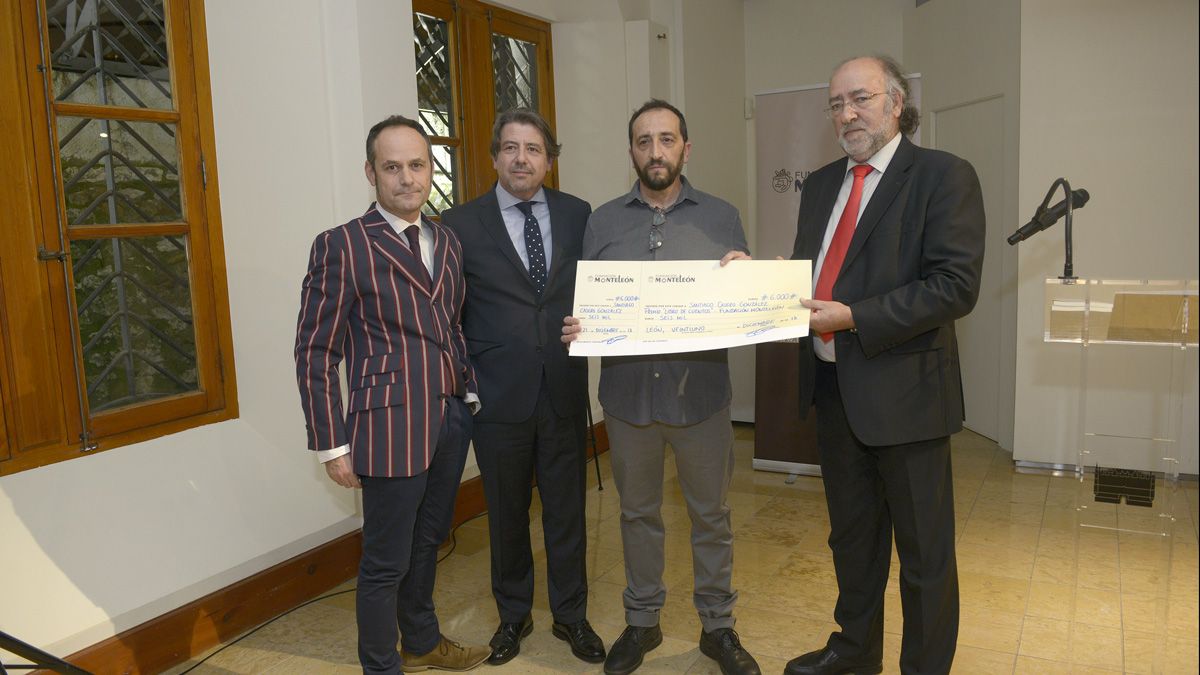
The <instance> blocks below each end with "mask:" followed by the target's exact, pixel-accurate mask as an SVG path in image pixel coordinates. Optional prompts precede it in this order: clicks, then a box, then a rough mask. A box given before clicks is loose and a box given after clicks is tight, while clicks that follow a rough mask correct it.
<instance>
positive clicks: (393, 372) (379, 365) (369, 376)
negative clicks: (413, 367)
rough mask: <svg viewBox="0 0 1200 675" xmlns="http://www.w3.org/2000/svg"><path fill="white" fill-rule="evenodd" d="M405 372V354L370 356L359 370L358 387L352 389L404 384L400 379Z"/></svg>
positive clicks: (391, 353) (364, 360)
mask: <svg viewBox="0 0 1200 675" xmlns="http://www.w3.org/2000/svg"><path fill="white" fill-rule="evenodd" d="M403 371H404V354H402V353H400V352H390V353H387V354H376V355H375V356H368V357H367V358H365V359H363V360H362V368H361V369H360V370H359V375H358V385H357V386H354V385H352V387H353V388H354V389H362V388H364V387H374V386H377V385H383V384H395V383H397V382H402V380H401V379H400V377H401V374H402V373H403Z"/></svg>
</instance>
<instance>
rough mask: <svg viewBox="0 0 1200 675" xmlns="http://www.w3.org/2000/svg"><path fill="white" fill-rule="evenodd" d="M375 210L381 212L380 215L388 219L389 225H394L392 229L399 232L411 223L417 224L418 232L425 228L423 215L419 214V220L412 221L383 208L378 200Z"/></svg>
mask: <svg viewBox="0 0 1200 675" xmlns="http://www.w3.org/2000/svg"><path fill="white" fill-rule="evenodd" d="M375 210H376V211H378V212H379V215H381V216H383V219H384V220H386V221H387V223H388V225H391V226H392V229H393V230H395V231H396V233H397V234H399V233H402V232H404V230H406V229H408V227H409V226H410V225H416V226H417V228H418V230H417V231H418V232H420V231H422V230H424V229H425V224H424V223H422V222H421V216H417V222H415V223H411V222H409V221H407V220H405V219H403V218H401V217H400V216H398V215H396V214H394V213H392V212H391V211H388V210H387V209H385V208H383V207H382V206H380V205H379V203H378V202H376V203H375Z"/></svg>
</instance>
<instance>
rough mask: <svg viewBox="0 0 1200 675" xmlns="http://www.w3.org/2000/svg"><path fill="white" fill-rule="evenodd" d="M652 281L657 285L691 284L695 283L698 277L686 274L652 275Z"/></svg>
mask: <svg viewBox="0 0 1200 675" xmlns="http://www.w3.org/2000/svg"><path fill="white" fill-rule="evenodd" d="M650 281H652V282H654V283H656V284H690V283H695V281H696V277H692V276H688V275H686V274H651V275H650Z"/></svg>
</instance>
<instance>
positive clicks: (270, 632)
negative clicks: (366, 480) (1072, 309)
mask: <svg viewBox="0 0 1200 675" xmlns="http://www.w3.org/2000/svg"><path fill="white" fill-rule="evenodd" d="M753 434H754V432H753V428H752V427H742V426H739V428H738V431H737V438H738V440H737V448H736V452H737V470H736V473H735V474H734V478H733V486H732V490H731V493H730V496H729V503H730V505H731V506H732V507H733V524H734V533H735V537H736V543H735V553H734V561H735V562H734V583H735V587H736V588H737V589H738V591H739V600H738V606H737V610H736V616H737V620H738V623H737V630H738V632H739V633H740V634H741V636H742V642H743V644H744V645H745V646H746V647H747V649H749V650H750V651H751V652H752V653H753V654H754V655H755V656H756V657H757V658H758V661H759V664H760V665H761V666H762V669H763V672H764V673H781V672H782V671H783V667H784V664H785V663H786V662H787V660H788V659H789V658H791V657H793V656H795V655H797V654H799V653H801V652H804V651H808V650H809V649H813V648H816V647H819V646H821V645H822V644H823V643H824V641H825V637H826V636H827V634H828V633H829V631H830V630H832V629H833V628H834V625H833V623H832V618H831V616H832V608H833V601H834V598H835V597H836V586H835V582H834V576H833V565H832V562H831V558H830V554H829V549H828V547H827V546H826V543H825V539H826V536H827V529H828V520H827V516H826V512H825V500H824V495H823V491H822V486H821V481H820V479H817V478H807V477H800V478H797V479H796V480H795V482H794V483H792V484H790V485H789V484H787V483H786V482H785V478H786V476H785V475H783V474H777V473H765V472H757V471H753V470H752V469H751V468H750V462H751V455H752V452H753ZM953 461H954V490H955V507H956V510H957V516H958V519H957V520H958V522H957V536H958V564H959V578H960V586H961V593H962V622H961V629H960V632H959V640H958V652H957V656H956V658H955V664H954V670H955V672H957V673H971V674H974V673H1093V672H1095V673H1100V672H1129V673H1149V672H1165V673H1196V672H1197V670H1198V663H1197V661H1198V657H1197V646H1198V645H1197V635H1198V633H1197V594H1198V587H1197V571H1198V564H1197V559H1198V556H1197V536H1196V535H1197V522H1198V521H1200V518H1198V517H1197V490H1196V483H1195V482H1187V481H1185V482H1182V483H1181V484H1180V489H1179V490H1178V492H1177V493H1176V495H1177V499H1178V501H1179V502H1180V503H1181V504H1182V505H1181V506H1180V507H1179V508H1178V509H1177V510H1176V512H1177V513H1178V514H1179V517H1178V518H1177V520H1176V522H1175V524H1174V526H1173V528H1172V529H1171V532H1172V536H1170V537H1162V536H1152V535H1145V534H1128V533H1123V532H1118V531H1117V530H1115V529H1100V528H1086V529H1085V528H1079V527H1078V526H1077V523H1078V522H1079V517H1078V515H1077V512H1076V509H1075V504H1076V503H1077V502H1078V501H1079V495H1080V494H1081V492H1082V491H1081V489H1080V488H1081V485H1080V483H1079V482H1078V481H1076V480H1073V479H1071V478H1066V477H1052V476H1047V475H1030V474H1020V473H1016V472H1015V471H1014V470H1013V464H1012V457H1011V455H1009V454H1008V453H1006V452H1004V451H1002V450H1000V449H999V448H997V447H996V445H995V444H993V443H992V442H990V441H988V440H987V439H984V438H982V437H980V436H977V435H975V434H972V433H970V432H964V433H962V434H959V435H957V436H955V437H954V459H953ZM600 464H601V470H602V472H603V473H604V485H605V489H604V491H602V492H601V491H597V489H596V486H595V475H594V473H593V471H592V468H591V467H589V491H588V495H587V521H588V534H589V537H588V570H589V577H590V579H591V599H590V609H589V617H590V619H591V621H592V624H593V625H594V626H595V628H596V630H597V632H598V633H599V634H600V636H601V637H602V638H604V640H605V644H611V643H612V640H614V639H615V638H616V637H617V635H619V634H620V632H621V630H622V628H623V627H624V618H623V617H624V613H623V610H622V606H621V591H622V590H623V588H624V569H623V566H622V557H621V537H620V532H619V529H618V523H619V519H618V508H619V507H618V501H617V492H616V488H615V486H614V485H613V483H612V477H611V472H610V471H609V468H608V459H607V456H602V457H601V460H600ZM673 469H674V467H673V464H672V463H671V461H670V460H668V466H667V471H666V476H667V479H666V484H665V493H666V496H665V499H664V505H663V514H664V518H665V520H666V522H667V552H666V556H667V563H668V564H667V572H666V582H667V587H668V588H669V589H670V592H669V595H668V598H667V603H666V607H665V608H664V610H663V613H662V628H663V633H664V635H665V639H664V641H663V644H662V646H661V647H659V648H658V649H656V650H654V651H653V652H651V653H650V654H649V655H648V656H647V659H646V662H645V664H644V665H643V667H642V668H641V670H639V671H638V672H639V673H642V672H645V673H685V672H686V673H717V672H719V670H718V669H717V667H716V664H715V663H714V662H712V661H710V660H709V659H707V658H706V657H704V656H702V655H701V654H700V651H699V649H698V647H697V639H698V637H699V634H700V623H699V620H698V619H697V617H696V614H695V610H694V609H693V608H692V606H691V597H690V596H691V558H690V549H689V546H688V518H687V512H686V509H685V507H684V504H683V498H682V495H681V494H680V491H679V483H678V480H677V479H676V478H675V477H674V470H673ZM1083 487H1084V488H1085V489H1086V486H1083ZM1159 492H1160V495H1161V494H1162V490H1160V491H1159ZM1097 506H1099V507H1100V508H1096V507H1097ZM537 509H538V507H537V506H535V514H534V520H535V524H534V526H533V529H534V535H535V537H536V538H540V536H541V529H540V526H538V525H537V524H536V512H537ZM1087 518H1088V519H1089V521H1090V522H1096V523H1098V524H1101V525H1105V524H1107V525H1120V526H1121V527H1145V526H1149V527H1150V528H1157V527H1158V525H1159V523H1160V521H1159V520H1158V519H1156V518H1154V517H1153V514H1152V512H1151V511H1150V510H1149V509H1139V508H1136V507H1128V506H1120V507H1117V506H1103V505H1093V506H1092V507H1090V510H1089V512H1088V514H1087ZM487 547H488V544H487V523H486V516H485V517H483V518H479V519H476V520H474V521H471V522H468V523H466V524H464V525H463V526H462V527H461V528H459V530H458V532H457V548H456V549H455V550H454V552H453V553H452V554H451V555H450V556H449V557H448V558H447V559H446V560H445V562H443V563H442V565H441V568H440V570H439V576H438V588H437V603H438V607H439V616H440V617H441V621H442V629H443V632H444V633H445V634H447V635H449V636H451V637H452V638H454V639H457V640H459V641H462V642H473V643H476V644H486V643H487V641H488V639H489V638H490V637H491V634H492V631H493V630H494V629H495V624H496V621H497V619H496V610H495V606H494V604H493V602H492V599H491V596H490V594H489V588H488V584H489V581H488V579H489V577H488V551H487ZM539 549H541V547H540V545H538V543H536V542H535V551H537V557H536V560H537V564H538V569H537V572H536V574H537V579H538V589H537V597H536V601H535V609H534V632H533V634H532V635H530V636H529V637H528V638H526V640H525V641H524V642H523V643H522V648H521V654H520V656H518V657H517V658H516V659H515V660H513V661H512V662H511V663H509V664H507V665H505V666H502V667H498V668H492V667H489V666H482V667H481V671H482V672H485V673H487V672H496V673H500V672H512V673H551V672H556V673H557V672H599V671H600V666H598V665H589V664H584V663H582V662H580V661H578V660H576V659H574V658H573V657H572V656H571V654H570V650H569V649H568V648H567V647H566V645H565V643H563V642H560V641H559V640H557V639H555V638H554V637H553V636H552V635H551V634H550V630H549V629H550V623H551V617H550V613H549V611H548V610H547V606H546V597H545V587H544V585H543V584H542V582H543V581H544V579H545V569H544V564H545V555H544V552H543V551H541V550H539ZM897 573H898V564H897V563H895V562H894V561H893V565H892V582H891V585H890V586H889V590H888V597H887V605H886V606H887V619H886V630H887V635H886V639H885V645H884V649H885V658H884V664H885V671H884V672H886V673H894V672H899V669H898V667H897V661H898V658H899V649H900V630H901V619H900V598H899V593H898V591H897V590H896V583H897V582H896V577H897ZM1168 585H1169V587H1170V588H1171V593H1172V594H1171V597H1170V602H1169V603H1166V602H1156V600H1155V598H1156V596H1158V595H1159V594H1160V592H1161V591H1162V590H1163V589H1165V588H1167V587H1168ZM345 588H352V584H346V586H345ZM353 610H354V595H353V593H346V594H342V595H339V596H336V597H334V598H330V599H328V600H324V601H321V602H319V603H315V604H312V605H309V606H307V607H304V608H302V609H300V610H297V611H295V612H293V613H292V614H290V615H287V616H285V617H284V618H282V619H280V620H278V621H276V622H274V623H272V624H271V625H269V626H266V627H265V628H262V629H261V630H259V631H257V632H255V633H253V634H251V635H249V636H248V637H246V638H245V639H243V640H241V641H240V642H238V643H237V644H236V645H233V646H231V647H228V648H227V649H224V650H223V651H221V652H219V653H216V654H213V655H212V656H211V658H210V659H209V660H208V661H206V662H205V663H203V664H202V665H200V666H198V667H196V668H195V669H194V670H192V671H191V672H192V673H195V674H196V675H201V674H203V675H217V674H226V673H267V672H269V673H278V674H285V673H286V674H292V673H339V674H340V673H346V674H349V673H356V672H359V669H358V667H357V661H356V657H355V627H354V611H353ZM1156 624H1157V625H1158V626H1160V627H1162V628H1161V630H1160V632H1159V633H1158V634H1156V633H1155V632H1154V631H1155V626H1156ZM1156 652H1157V654H1158V656H1157V659H1158V662H1157V663H1155V658H1156V656H1155V654H1156ZM210 653H211V652H210ZM195 663H196V662H195V661H193V662H191V663H189V664H184V665H182V666H180V667H178V668H175V669H172V671H171V672H172V673H182V672H184V671H186V670H187V669H188V668H191V667H192V666H193V665H194V664H195Z"/></svg>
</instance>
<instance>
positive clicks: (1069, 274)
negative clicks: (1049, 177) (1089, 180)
mask: <svg viewBox="0 0 1200 675" xmlns="http://www.w3.org/2000/svg"><path fill="white" fill-rule="evenodd" d="M1060 185H1061V186H1062V187H1063V190H1065V191H1066V193H1067V196H1066V202H1067V218H1066V223H1065V224H1064V225H1063V227H1064V229H1063V234H1064V237H1065V239H1066V241H1065V249H1066V250H1065V254H1064V258H1063V273H1062V276H1060V277H1059V279H1062V280H1063V281H1064V282H1066V283H1068V284H1070V283H1074V282H1075V280H1076V279H1078V277H1076V276H1075V263H1074V261H1073V260H1072V253H1073V250H1072V245H1071V217H1072V211H1074V210H1075V197H1074V196H1073V195H1072V194H1071V184H1070V183H1069V182H1067V179H1066V178H1059V179H1058V180H1056V181H1054V183H1053V184H1051V185H1050V190H1049V191H1048V192H1047V193H1046V198H1045V199H1043V200H1042V205H1041V206H1039V207H1038V208H1037V214H1036V215H1035V217H1036V216H1040V215H1042V214H1043V213H1045V212H1046V207H1047V206H1048V205H1049V204H1050V198H1051V197H1053V196H1054V191H1055V190H1057V189H1058V186H1060Z"/></svg>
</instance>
